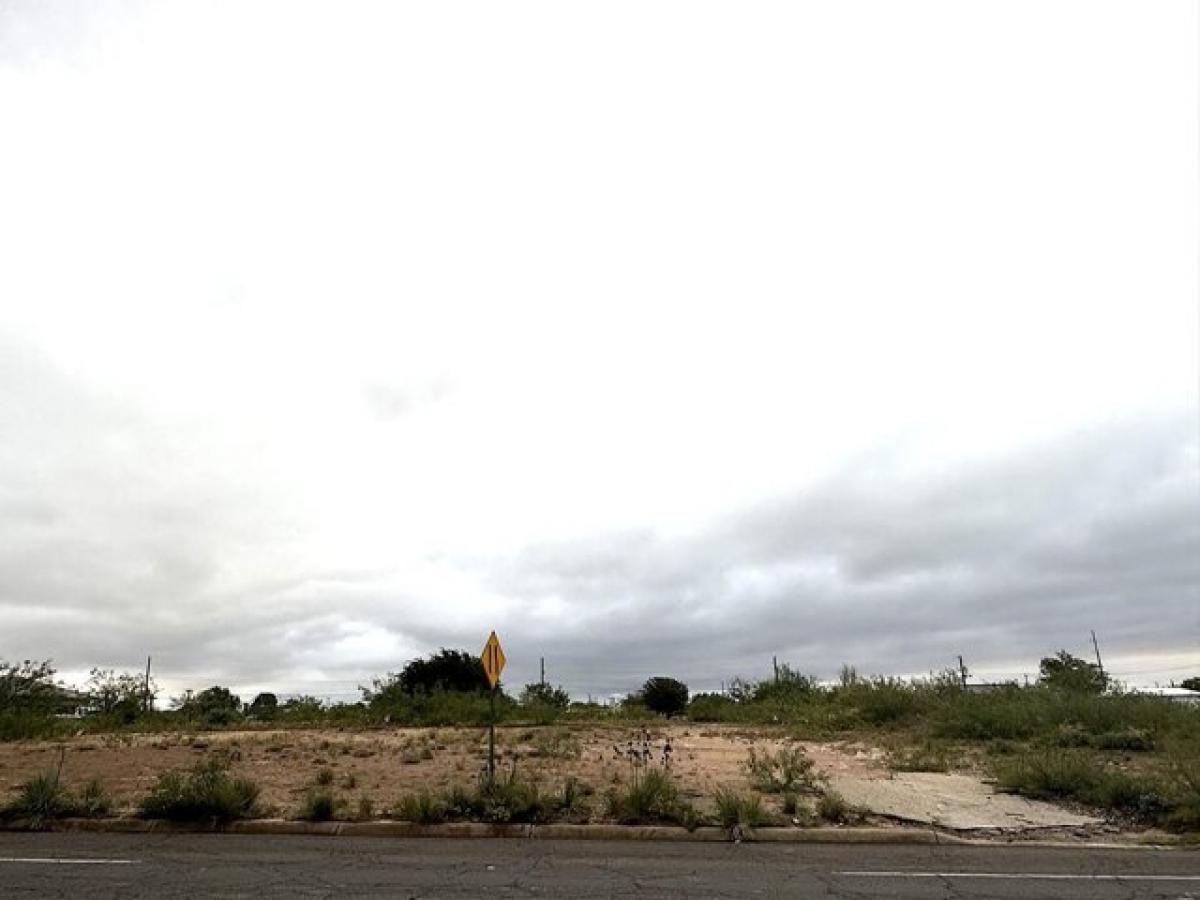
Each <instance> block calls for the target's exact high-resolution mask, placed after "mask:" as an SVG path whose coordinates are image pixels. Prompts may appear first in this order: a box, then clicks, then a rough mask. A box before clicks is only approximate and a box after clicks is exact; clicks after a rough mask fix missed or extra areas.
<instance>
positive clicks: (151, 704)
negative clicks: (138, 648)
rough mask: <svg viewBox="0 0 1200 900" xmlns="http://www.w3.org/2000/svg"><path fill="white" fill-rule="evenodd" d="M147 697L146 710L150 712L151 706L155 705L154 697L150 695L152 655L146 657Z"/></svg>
mask: <svg viewBox="0 0 1200 900" xmlns="http://www.w3.org/2000/svg"><path fill="white" fill-rule="evenodd" d="M145 690H146V697H145V707H146V708H145V712H150V707H151V706H153V705H154V698H153V697H151V696H150V657H149V656H147V657H146V687H145Z"/></svg>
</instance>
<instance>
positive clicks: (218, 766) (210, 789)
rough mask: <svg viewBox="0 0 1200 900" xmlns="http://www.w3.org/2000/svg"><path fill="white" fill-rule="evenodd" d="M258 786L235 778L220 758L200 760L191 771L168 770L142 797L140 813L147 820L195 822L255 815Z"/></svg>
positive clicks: (247, 780)
mask: <svg viewBox="0 0 1200 900" xmlns="http://www.w3.org/2000/svg"><path fill="white" fill-rule="evenodd" d="M257 801H258V785H256V784H255V783H254V782H253V781H250V780H249V779H246V778H232V777H230V775H229V773H228V772H227V771H226V769H225V766H224V765H223V764H222V763H221V762H220V761H219V760H215V759H214V760H208V761H206V762H201V763H198V764H197V765H196V766H195V767H194V768H192V769H191V770H189V771H179V770H176V771H173V772H166V773H164V774H163V775H160V776H159V779H158V782H157V783H156V784H155V786H154V787H153V788H152V789H151V791H150V793H149V795H147V796H146V797H145V799H143V800H142V802H141V806H140V807H139V813H140V815H141V816H142V817H143V818H147V819H170V820H172V821H177V822H195V821H203V820H205V819H216V820H218V821H229V820H232V819H245V818H249V817H250V816H251V815H253V813H254V810H255V805H256V803H257Z"/></svg>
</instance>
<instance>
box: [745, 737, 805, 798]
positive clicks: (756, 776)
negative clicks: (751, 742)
mask: <svg viewBox="0 0 1200 900" xmlns="http://www.w3.org/2000/svg"><path fill="white" fill-rule="evenodd" d="M742 766H743V768H745V770H746V774H747V775H749V776H750V780H751V782H753V784H754V786H755V787H756V788H758V789H759V790H760V791H765V792H766V793H768V794H782V793H787V792H790V791H796V790H801V789H809V790H812V789H814V788H816V786H817V782H818V781H819V778H818V776H817V773H815V772H814V771H813V761H812V759H810V758H809V756H808V755H807V754H806V753H805V752H804V748H803V747H800V746H798V745H795V744H793V745H791V746H787V747H782V748H780V749H779V751H778V752H776V753H772V752H771V751H769V750H764V751H762V752H761V753H760V752H759V751H758V750H757V749H756V748H754V747H751V748H750V753H749V755H748V756H747V757H746V760H745V762H744V763H742Z"/></svg>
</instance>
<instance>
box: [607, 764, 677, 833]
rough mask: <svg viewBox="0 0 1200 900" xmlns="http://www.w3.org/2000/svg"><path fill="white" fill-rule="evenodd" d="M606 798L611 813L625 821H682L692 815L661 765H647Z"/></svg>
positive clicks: (628, 822) (640, 823) (650, 822)
mask: <svg viewBox="0 0 1200 900" xmlns="http://www.w3.org/2000/svg"><path fill="white" fill-rule="evenodd" d="M606 799H607V805H608V814H609V815H610V816H613V817H614V818H615V819H617V821H619V822H621V823H622V824H624V825H648V824H656V823H666V824H672V823H679V824H683V823H684V822H685V820H687V819H688V818H689V813H688V811H687V807H688V804H686V803H684V802H683V801H681V800H680V798H679V789H678V788H677V787H676V786H675V782H674V781H673V780H672V779H671V776H670V774H669V773H667V772H665V771H663V770H662V769H648V770H647V771H646V772H645V773H643V774H642V775H641V777H640V778H637V779H636V780H635V781H633V782H632V783H631V784H629V785H627V786H626V787H625V789H624V790H620V789H619V788H613V789H612V790H610V791H609V793H608V796H607V798H606Z"/></svg>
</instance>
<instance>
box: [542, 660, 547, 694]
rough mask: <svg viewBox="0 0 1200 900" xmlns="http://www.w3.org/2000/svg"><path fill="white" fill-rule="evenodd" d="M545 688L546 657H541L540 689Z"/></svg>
mask: <svg viewBox="0 0 1200 900" xmlns="http://www.w3.org/2000/svg"><path fill="white" fill-rule="evenodd" d="M545 686H546V657H544V656H543V657H542V687H545Z"/></svg>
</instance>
